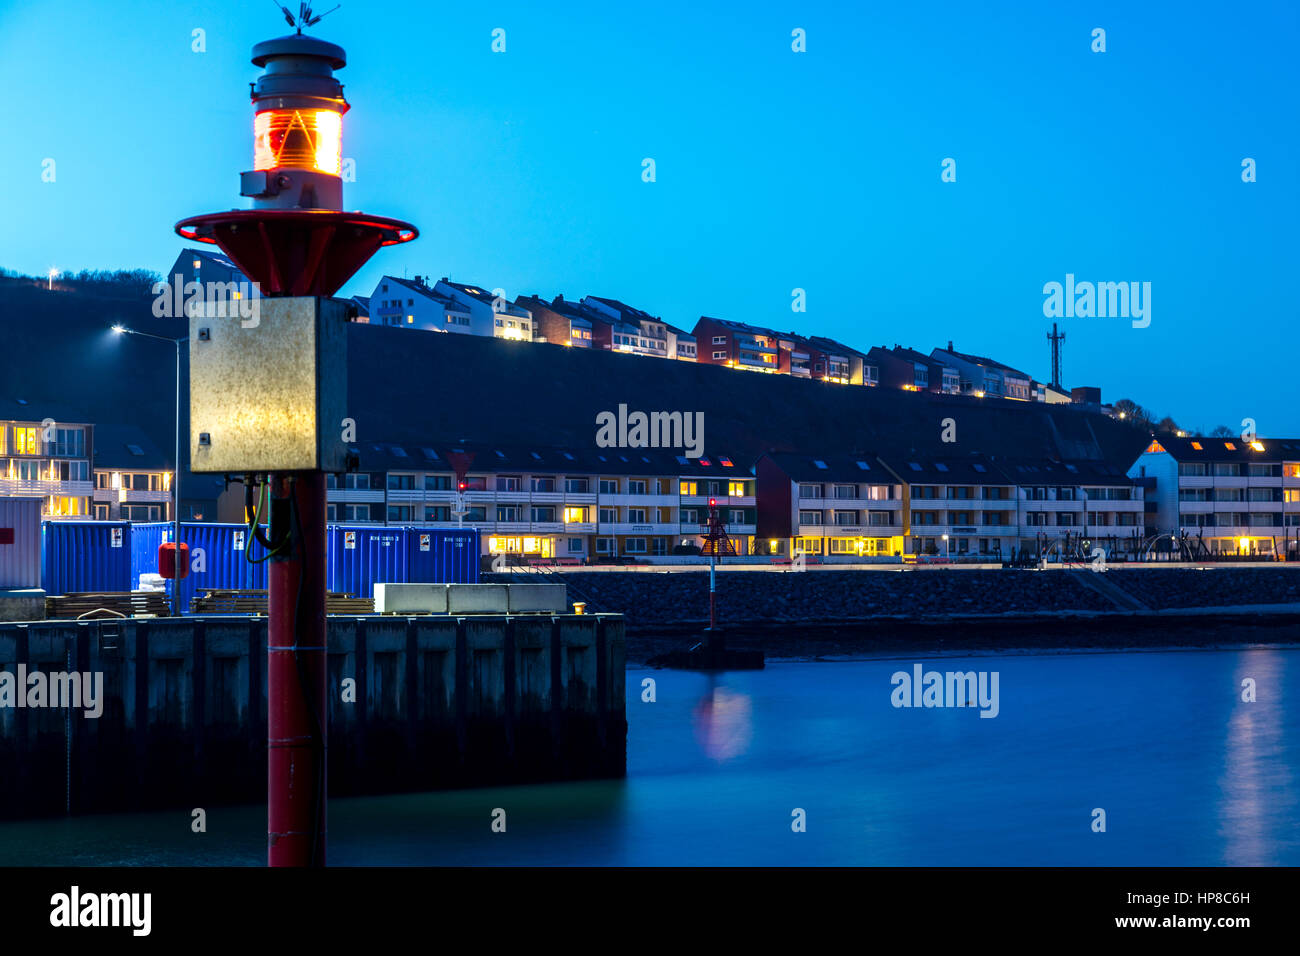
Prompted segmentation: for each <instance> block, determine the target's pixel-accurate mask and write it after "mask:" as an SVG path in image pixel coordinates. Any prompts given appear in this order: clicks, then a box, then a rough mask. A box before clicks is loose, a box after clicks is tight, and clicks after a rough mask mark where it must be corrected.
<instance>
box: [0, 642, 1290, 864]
mask: <svg viewBox="0 0 1300 956" xmlns="http://www.w3.org/2000/svg"><path fill="white" fill-rule="evenodd" d="M915 664H921V665H922V668H923V671H931V670H934V671H938V672H941V673H946V672H949V671H952V672H969V671H974V672H976V673H977V674H978V673H979V672H984V673H986V674H992V673H993V672H996V673H997V683H996V685H995V686H996V688H997V698H998V699H997V706H996V711H997V713H996V716H990V717H981V716H980V715H981V712H984V713H990V714H991V713H992V708H989V707H984V708H981V707H980V706H979V705H980V701H979V700H978V699H973V700H971V701H969V702H968V703H972V704H973V705H974V706H962V707H947V706H935V707H924V706H921V707H903V706H895V703H897V702H898V701H899V700H900V696H902V695H901V693H900V692H898V690H897V682H896V680H895V678H894V675H895V674H899V673H905V674H907V675H908V677H909V678H910V677H911V675H912V674H913V666H914V665H915ZM647 679H648V680H651V681H653V682H654V683H653V685H648V684H645V681H646V680H647ZM989 686H991V685H986V687H989ZM652 690H653V694H651V691H652ZM1252 690H1253V697H1254V700H1253V701H1250V700H1244V699H1243V696H1244V697H1250V696H1252ZM909 693H910V691H909ZM651 696H653V698H654V699H653V701H651V700H648V699H647V698H649V697H651ZM977 696H978V695H972V697H977ZM915 699H916V700H917V701H920V699H921V698H920V695H919V692H918V694H917V697H916V698H915ZM1297 699H1300V650H1296V649H1290V648H1258V649H1243V650H1214V651H1159V652H1122V653H1098V654H1074V653H1071V654H1064V653H1062V654H1037V653H1036V654H1021V655H1005V654H999V655H988V656H978V657H966V658H960V657H938V658H933V657H932V658H916V659H912V658H907V659H896V660H894V659H891V660H869V661H844V662H825V661H819V662H813V663H772V664H769V666H768V668H767V669H766V670H763V671H755V672H746V673H729V674H723V675H719V676H717V677H710V676H708V675H704V674H699V673H688V672H675V671H664V670H650V669H644V668H636V667H630V668H629V670H628V675H627V716H628V723H629V731H628V748H627V749H628V767H627V778H626V779H623V780H613V781H596V782H584V783H571V784H548V785H540V786H528V787H509V788H499V789H491V790H469V791H457V792H442V793H422V794H402V795H395V796H383V797H364V798H351V799H337V800H333V801H331V803H330V816H329V831H330V832H329V845H330V848H329V853H330V862H331V863H332V864H338V865H438V864H458V865H462V864H471V865H473V864H512V865H518V864H537V865H649V866H659V865H712V864H717V865H922V866H929V865H958V866H968V865H970V866H973V865H979V866H996V865H1008V866H1043V865H1071V866H1073V865H1083V866H1094V865H1095V866H1103V865H1139V866H1143V865H1146V866H1201V865H1205V866H1215V865H1292V866H1294V865H1297V864H1300V827H1298V826H1297V822H1300V816H1298V815H1300V806H1298V801H1300V796H1298V794H1300V791H1298V790H1297V782H1298V780H1297V777H1298V775H1300V705H1298V704H1297V703H1296V701H1297ZM909 702H911V701H910V699H909ZM203 809H205V811H206V832H201V833H196V832H194V831H193V828H192V820H193V816H192V813H191V809H178V810H176V811H172V812H162V813H157V812H150V813H141V814H121V815H113V816H88V817H79V818H72V819H64V818H53V819H46V820H37V821H21V822H6V823H0V865H20V866H21V865H109V864H111V865H199V866H205V865H254V866H256V865H262V864H263V863H264V861H265V855H266V851H265V841H266V836H265V808H264V807H259V806H244V807H211V808H203ZM502 811H503V812H502ZM1098 811H1102V812H1103V814H1104V817H1103V816H1099V814H1098ZM1102 819H1104V825H1105V828H1104V830H1101V829H1099V821H1101V820H1102ZM494 821H496V827H495V828H494V826H493V823H494ZM503 827H504V832H502V828H503Z"/></svg>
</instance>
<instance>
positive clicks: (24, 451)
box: [14, 428, 41, 455]
mask: <svg viewBox="0 0 1300 956" xmlns="http://www.w3.org/2000/svg"><path fill="white" fill-rule="evenodd" d="M36 432H37V429H35V428H14V454H15V455H39V454H40V453H41V451H40V447H39V445H38V444H37V441H36Z"/></svg>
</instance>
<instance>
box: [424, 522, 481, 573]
mask: <svg viewBox="0 0 1300 956" xmlns="http://www.w3.org/2000/svg"><path fill="white" fill-rule="evenodd" d="M407 531H408V537H407V555H408V557H407V562H406V566H407V581H409V582H410V583H412V584H478V571H479V553H478V549H479V538H478V531H477V530H476V529H474V528H457V529H455V530H450V531H449V530H447V529H446V528H408V529H407Z"/></svg>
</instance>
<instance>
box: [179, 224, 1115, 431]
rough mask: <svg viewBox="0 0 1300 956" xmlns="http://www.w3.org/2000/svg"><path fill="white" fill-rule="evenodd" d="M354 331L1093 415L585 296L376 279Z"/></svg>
mask: <svg viewBox="0 0 1300 956" xmlns="http://www.w3.org/2000/svg"><path fill="white" fill-rule="evenodd" d="M171 275H172V276H174V277H176V280H174V281H184V282H196V283H200V284H206V283H212V284H214V285H215V286H216V287H218V288H221V287H227V286H228V287H231V288H233V285H231V284H237V283H239V282H242V281H246V280H245V278H244V276H243V274H242V273H241V272H239V270H238V268H237V267H236V266H235V265H234V264H233V263H232V262H230V260H228V259H226V258H225V257H224V256H222V255H220V254H219V253H214V252H209V251H206V250H200V249H187V250H185V251H184V252H182V253H181V255H180V257H179V258H178V259H177V261H176V263H175V264H174V265H173V266H172V272H171ZM352 301H353V302H354V304H355V306H356V309H357V312H358V318H359V319H360V320H361V321H364V322H369V323H373V324H378V325H386V326H394V327H400V328H408V329H418V330H421V331H432V332H445V333H451V334H461V335H482V336H491V337H494V338H499V339H510V340H515V341H521V342H545V343H550V344H553V345H562V346H565V347H570V348H585V349H603V350H606V351H612V352H622V353H627V354H631V355H642V356H647V357H652V358H661V359H671V360H677V361H685V362H698V363H700V364H706V365H720V366H725V367H728V368H733V369H737V370H741V371H753V372H766V373H769V374H779V375H790V376H793V377H795V378H807V379H814V380H817V381H824V382H833V383H838V384H843V385H860V386H867V387H880V388H901V389H904V390H907V391H915V392H934V393H942V394H954V395H955V394H961V395H972V396H974V397H976V398H988V399H1008V400H1015V401H1042V402H1051V403H1068V402H1073V403H1075V404H1082V405H1088V406H1090V407H1093V408H1095V409H1097V410H1103V411H1109V408H1107V407H1105V406H1102V405H1101V394H1100V391H1099V390H1098V389H1096V388H1090V387H1082V388H1075V389H1071V390H1068V391H1067V390H1066V389H1064V388H1062V387H1060V386H1054V385H1051V384H1048V383H1043V382H1037V381H1035V380H1034V379H1033V378H1032V377H1031V376H1030V375H1028V374H1027V373H1025V372H1021V371H1019V370H1017V369H1015V368H1013V367H1011V366H1009V365H1006V364H1004V363H1001V362H998V361H996V360H995V359H992V358H989V357H987V356H983V355H976V354H973V353H969V352H963V351H959V350H957V349H956V348H955V347H954V345H953V343H952V342H948V343H947V346H946V347H944V348H935V349H932V350H931V351H930V352H929V353H928V354H927V353H923V352H919V351H916V350H913V349H910V348H906V347H904V346H899V345H893V346H891V347H885V346H883V345H880V346H874V347H872V348H869V349H868V350H866V351H860V350H859V349H856V348H854V347H852V346H850V345H846V344H844V343H843V342H839V341H836V340H835V339H832V338H828V337H826V336H820V335H802V334H798V333H795V332H780V331H777V330H774V329H771V328H767V327H764V326H760V325H754V324H752V323H747V322H740V321H736V320H732V319H721V318H713V317H710V316H701V317H699V319H698V320H697V321H696V322H695V325H694V327H693V329H692V330H691V331H689V332H688V331H686V330H685V329H683V328H679V327H677V326H675V325H673V324H671V323H669V322H666V321H665V320H664V319H662V318H660V317H658V316H655V315H652V314H650V313H649V312H646V311H644V310H642V309H638V308H636V307H634V306H631V305H628V304H626V303H625V302H621V301H619V300H618V299H612V298H606V297H603V296H594V295H588V296H583V297H582V298H580V299H566V298H565V297H564V296H563V295H562V294H561V295H556V296H553V297H552V298H550V299H547V298H545V297H543V296H540V295H537V294H533V295H521V296H516V297H515V298H514V299H513V300H511V299H510V298H508V297H507V295H506V292H505V290H504V289H501V288H489V287H488V286H482V285H474V284H472V283H464V282H456V281H453V280H451V279H449V278H447V277H443V278H440V279H437V280H434V279H432V278H431V277H428V276H419V275H417V276H414V277H413V278H409V279H408V278H399V277H397V276H391V275H386V276H383V277H382V278H381V279H380V280H379V281H378V282H377V283H376V284H375V288H374V290H373V291H372V293H371V294H370V295H369V296H355V297H353V300H352Z"/></svg>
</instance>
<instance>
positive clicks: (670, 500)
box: [599, 492, 707, 508]
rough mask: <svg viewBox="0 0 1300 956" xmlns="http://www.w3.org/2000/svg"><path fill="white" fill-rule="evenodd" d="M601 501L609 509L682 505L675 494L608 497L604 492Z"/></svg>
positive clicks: (610, 495)
mask: <svg viewBox="0 0 1300 956" xmlns="http://www.w3.org/2000/svg"><path fill="white" fill-rule="evenodd" d="M599 501H600V504H601V505H602V506H604V507H608V508H617V507H619V506H620V505H621V506H623V507H627V506H629V505H630V506H632V507H634V508H654V507H657V508H675V507H677V505H678V504H680V503H681V498H679V497H678V496H677V495H674V494H668V495H661V494H658V493H646V494H644V495H630V494H609V495H607V494H605V493H603V492H602V493H601V495H600V499H599ZM706 501H707V499H706Z"/></svg>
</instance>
